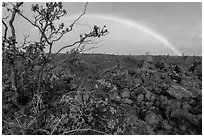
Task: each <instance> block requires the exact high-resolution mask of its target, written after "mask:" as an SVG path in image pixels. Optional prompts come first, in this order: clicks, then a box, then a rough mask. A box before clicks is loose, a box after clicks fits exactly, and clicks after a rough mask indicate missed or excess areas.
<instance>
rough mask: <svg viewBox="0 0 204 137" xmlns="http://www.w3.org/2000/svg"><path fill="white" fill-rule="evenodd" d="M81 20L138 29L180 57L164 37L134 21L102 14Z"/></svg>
mask: <svg viewBox="0 0 204 137" xmlns="http://www.w3.org/2000/svg"><path fill="white" fill-rule="evenodd" d="M74 17H75V18H76V16H71V17H70V16H69V17H66V18H63V19H62V20H61V21H64V20H67V19H70V18H74ZM83 18H90V19H100V20H107V21H113V22H117V23H121V24H124V25H127V26H130V27H133V28H135V29H138V30H140V31H142V32H144V33H146V34H147V35H149V36H150V37H152V38H154V39H156V40H158V41H159V42H160V43H162V44H163V45H164V46H166V47H167V48H169V49H170V50H171V51H172V52H174V53H175V54H176V55H178V56H180V55H181V54H182V53H181V52H180V51H179V50H178V49H177V48H175V47H174V46H173V45H172V44H171V43H170V42H169V41H168V40H167V39H166V38H165V37H163V36H161V35H159V34H158V33H156V32H154V31H153V30H151V29H150V28H148V27H146V26H144V25H142V24H140V23H138V22H135V21H131V20H128V19H124V18H119V17H116V16H110V15H102V14H89V15H88V14H86V15H84V16H83Z"/></svg>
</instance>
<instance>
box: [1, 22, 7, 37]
mask: <svg viewBox="0 0 204 137" xmlns="http://www.w3.org/2000/svg"><path fill="white" fill-rule="evenodd" d="M2 23H3V24H4V27H5V30H4V36H3V38H4V39H5V40H6V39H7V38H6V37H7V32H8V26H7V25H6V23H5V22H4V21H3V20H2Z"/></svg>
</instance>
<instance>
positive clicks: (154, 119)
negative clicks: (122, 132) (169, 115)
mask: <svg viewBox="0 0 204 137" xmlns="http://www.w3.org/2000/svg"><path fill="white" fill-rule="evenodd" d="M161 120H162V116H161V115H156V114H155V113H152V112H150V113H149V114H148V115H147V116H146V117H145V121H146V122H147V123H148V124H150V125H153V126H156V125H157V124H159V122H160V121H161Z"/></svg>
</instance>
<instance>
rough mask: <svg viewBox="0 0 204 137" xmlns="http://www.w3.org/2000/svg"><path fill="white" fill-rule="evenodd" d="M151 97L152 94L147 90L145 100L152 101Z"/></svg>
mask: <svg viewBox="0 0 204 137" xmlns="http://www.w3.org/2000/svg"><path fill="white" fill-rule="evenodd" d="M151 96H152V92H151V91H149V90H147V92H146V94H145V98H146V99H147V100H150V99H151Z"/></svg>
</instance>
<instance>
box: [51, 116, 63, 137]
mask: <svg viewBox="0 0 204 137" xmlns="http://www.w3.org/2000/svg"><path fill="white" fill-rule="evenodd" d="M64 117H65V115H62V117H61V118H60V119H59V121H58V122H57V124H56V125H55V127H54V128H53V130H52V132H51V133H50V134H51V135H52V134H53V133H54V132H55V130H56V128H57V126H58V125H59V123H60V122H61V120H62V119H63V118H64Z"/></svg>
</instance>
